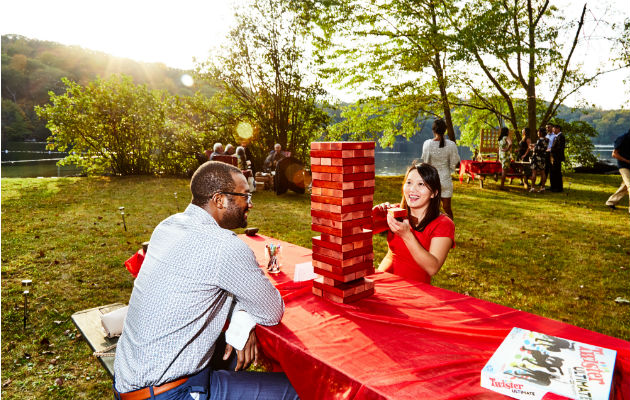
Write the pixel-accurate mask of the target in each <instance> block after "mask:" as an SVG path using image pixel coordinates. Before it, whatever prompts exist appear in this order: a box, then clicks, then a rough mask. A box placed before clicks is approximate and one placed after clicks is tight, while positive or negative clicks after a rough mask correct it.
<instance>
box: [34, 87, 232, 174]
mask: <svg viewBox="0 0 630 400" xmlns="http://www.w3.org/2000/svg"><path fill="white" fill-rule="evenodd" d="M63 83H64V85H65V86H66V91H65V93H62V94H60V95H56V94H55V93H53V92H50V104H47V105H45V106H42V107H36V111H37V114H38V115H39V116H40V117H41V118H43V119H45V120H47V127H48V128H49V129H50V131H51V136H50V137H49V139H48V140H49V142H50V145H51V147H52V148H57V149H59V150H61V151H68V152H70V155H69V156H68V157H66V158H65V159H64V160H63V161H62V164H75V165H78V166H81V167H83V168H84V169H85V170H86V172H88V173H92V174H99V173H113V174H118V175H138V174H177V175H183V174H187V173H189V172H190V171H191V170H194V169H195V168H196V167H197V165H198V163H199V160H198V158H197V155H198V153H200V152H202V151H203V150H204V149H205V148H208V147H209V145H210V143H212V142H213V140H216V139H217V138H220V136H219V135H220V133H217V131H216V130H215V129H216V127H217V124H214V125H213V123H212V121H211V120H212V118H213V117H212V115H213V112H212V111H213V110H211V109H210V108H211V104H210V103H209V102H208V100H207V99H205V98H203V96H201V95H199V96H196V97H194V98H189V97H182V98H180V97H174V96H169V95H168V94H167V93H166V92H165V91H157V90H149V89H148V88H147V87H146V86H145V85H135V84H133V81H132V79H131V77H129V76H125V75H113V76H111V77H110V78H108V79H107V80H102V79H100V78H98V79H96V80H94V81H93V82H90V83H88V84H87V85H86V86H81V85H79V84H78V83H76V82H72V81H70V80H68V79H66V78H63Z"/></svg>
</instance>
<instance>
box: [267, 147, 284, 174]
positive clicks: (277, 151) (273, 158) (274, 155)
mask: <svg viewBox="0 0 630 400" xmlns="http://www.w3.org/2000/svg"><path fill="white" fill-rule="evenodd" d="M283 158H284V153H283V152H282V145H281V144H280V143H276V144H275V145H274V146H273V150H271V151H270V152H269V155H268V156H267V158H266V159H265V163H264V166H265V169H266V170H268V171H275V170H276V165H277V164H278V161H280V160H282V159H283Z"/></svg>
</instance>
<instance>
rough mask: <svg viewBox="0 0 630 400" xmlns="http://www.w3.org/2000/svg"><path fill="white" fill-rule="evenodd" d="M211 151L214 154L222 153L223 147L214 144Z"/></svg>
mask: <svg viewBox="0 0 630 400" xmlns="http://www.w3.org/2000/svg"><path fill="white" fill-rule="evenodd" d="M212 150H213V151H214V152H215V153H223V145H222V144H221V143H215V144H214V146H213V147H212Z"/></svg>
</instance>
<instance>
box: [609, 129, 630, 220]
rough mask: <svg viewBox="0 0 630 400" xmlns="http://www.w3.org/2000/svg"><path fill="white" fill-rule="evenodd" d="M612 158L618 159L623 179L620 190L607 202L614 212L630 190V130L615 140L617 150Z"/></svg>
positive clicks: (629, 210)
mask: <svg viewBox="0 0 630 400" xmlns="http://www.w3.org/2000/svg"><path fill="white" fill-rule="evenodd" d="M612 156H613V157H614V158H616V159H617V166H618V167H619V174H621V179H622V181H621V186H619V189H617V191H616V192H615V193H613V194H612V196H610V197H609V198H608V200H607V201H606V205H607V206H608V207H610V208H611V209H613V210H614V209H615V208H616V207H615V206H616V205H617V204H618V203H619V202H620V201H621V199H622V198H623V197H624V196H625V195H626V194H627V193H628V190H629V188H630V129H629V130H628V132H626V133H625V134H623V135H621V136H619V137H618V138H617V139H615V149H614V150H613V153H612ZM628 212H630V208H628Z"/></svg>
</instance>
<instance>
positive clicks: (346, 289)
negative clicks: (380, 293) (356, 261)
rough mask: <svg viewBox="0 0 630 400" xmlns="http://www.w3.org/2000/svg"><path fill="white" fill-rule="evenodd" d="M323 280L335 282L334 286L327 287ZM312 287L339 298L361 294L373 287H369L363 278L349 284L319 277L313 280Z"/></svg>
mask: <svg viewBox="0 0 630 400" xmlns="http://www.w3.org/2000/svg"><path fill="white" fill-rule="evenodd" d="M325 279H326V280H327V281H328V282H330V281H332V282H336V284H334V285H329V284H326V283H325ZM313 287H316V288H318V289H321V290H322V291H323V292H328V293H332V294H335V295H337V296H339V297H344V298H346V297H350V296H352V295H355V294H357V293H363V292H365V291H366V290H369V289H371V288H373V287H374V285H373V284H372V287H369V284H368V283H367V282H366V281H365V279H364V278H361V279H356V280H354V281H350V282H337V281H335V280H332V279H330V278H324V277H319V278H316V279H314V280H313Z"/></svg>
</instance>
